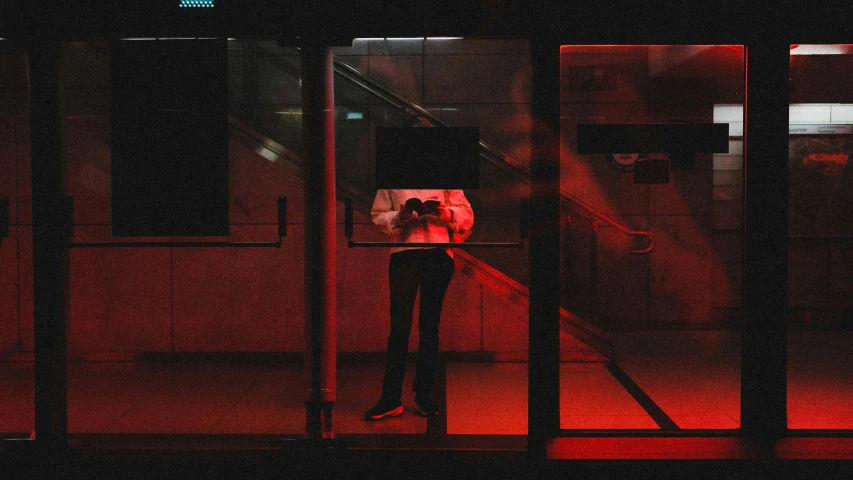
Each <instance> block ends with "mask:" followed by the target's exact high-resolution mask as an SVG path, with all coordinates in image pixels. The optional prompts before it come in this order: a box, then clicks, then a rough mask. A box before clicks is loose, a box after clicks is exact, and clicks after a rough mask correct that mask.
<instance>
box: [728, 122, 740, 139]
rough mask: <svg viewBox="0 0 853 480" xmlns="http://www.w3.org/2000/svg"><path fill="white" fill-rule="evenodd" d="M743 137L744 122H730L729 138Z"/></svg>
mask: <svg viewBox="0 0 853 480" xmlns="http://www.w3.org/2000/svg"><path fill="white" fill-rule="evenodd" d="M742 136H743V122H742V121H741V122H729V137H742Z"/></svg>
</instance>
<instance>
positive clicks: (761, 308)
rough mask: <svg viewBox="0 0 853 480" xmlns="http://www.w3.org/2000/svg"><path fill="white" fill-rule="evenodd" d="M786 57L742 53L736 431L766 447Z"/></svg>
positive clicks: (771, 425)
mask: <svg viewBox="0 0 853 480" xmlns="http://www.w3.org/2000/svg"><path fill="white" fill-rule="evenodd" d="M789 52H790V48H789V46H788V44H787V43H783V42H780V41H778V40H776V41H768V40H766V39H764V38H762V40H761V41H760V42H756V43H755V44H752V45H749V46H748V48H747V50H746V59H747V89H746V93H747V96H746V107H745V115H746V125H745V128H744V131H745V135H744V141H745V153H746V158H745V166H744V176H745V178H744V237H743V317H744V318H743V334H742V335H743V339H742V342H741V352H742V363H741V429H742V431H743V433H744V435H745V436H747V437H748V438H751V439H753V440H756V441H759V442H761V443H762V444H764V445H765V446H766V447H768V448H772V445H773V443H774V442H775V440H777V439H778V438H780V437H781V436H782V435H784V433H785V430H786V428H787V412H786V408H787V405H786V387H787V385H786V383H787V376H786V373H787V348H786V347H787V318H788V309H787V307H788V297H787V295H788V243H787V241H788V171H787V169H788V162H787V161H786V159H787V158H788V100H787V99H788V72H789V69H790V63H789V62H790V56H789V55H790V53H789Z"/></svg>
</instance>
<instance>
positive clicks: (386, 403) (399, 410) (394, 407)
mask: <svg viewBox="0 0 853 480" xmlns="http://www.w3.org/2000/svg"><path fill="white" fill-rule="evenodd" d="M402 414H403V404H402V403H400V401H399V400H385V399H384V398H382V399H379V401H378V402H376V405H374V406H373V408H371V409H370V410H368V411H366V412H364V418H365V419H366V420H382V419H383V418H385V417H399V416H400V415H402Z"/></svg>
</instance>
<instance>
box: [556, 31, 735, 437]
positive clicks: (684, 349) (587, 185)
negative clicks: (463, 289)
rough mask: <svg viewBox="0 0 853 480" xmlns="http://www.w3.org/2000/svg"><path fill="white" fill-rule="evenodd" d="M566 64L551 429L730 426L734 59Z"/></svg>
mask: <svg viewBox="0 0 853 480" xmlns="http://www.w3.org/2000/svg"><path fill="white" fill-rule="evenodd" d="M560 58H561V60H560V72H561V90H560V98H561V115H562V120H561V134H562V138H563V147H562V153H561V163H562V165H561V187H562V189H563V212H562V213H563V221H562V224H563V226H562V242H563V243H562V249H563V251H562V258H563V264H562V265H561V267H562V295H561V298H562V306H563V308H564V311H563V316H564V320H563V325H564V327H566V328H565V329H564V334H563V336H562V338H561V348H562V355H563V357H564V360H563V363H562V364H561V374H560V383H561V390H560V404H561V410H560V425H561V428H564V429H669V430H672V429H733V428H738V427H739V425H740V331H739V324H740V319H741V314H740V307H741V295H740V274H741V273H740V272H741V237H742V225H741V224H742V219H741V211H742V203H743V194H742V190H743V187H742V185H743V181H742V175H743V101H744V79H745V72H744V51H743V48H742V47H741V46H729V45H669V46H667V45H649V46H646V45H624V46H619V45H609V46H592V45H590V46H585V45H565V46H563V47H562V48H561V56H560ZM613 124H622V125H623V126H621V127H616V126H614V125H613ZM725 126H727V127H728V128H727V131H726V128H725ZM649 236H650V238H651V240H652V241H653V242H654V244H653V248H652V249H651V251H649V252H645V250H648V247H649V246H650V243H649ZM573 335H574V336H573Z"/></svg>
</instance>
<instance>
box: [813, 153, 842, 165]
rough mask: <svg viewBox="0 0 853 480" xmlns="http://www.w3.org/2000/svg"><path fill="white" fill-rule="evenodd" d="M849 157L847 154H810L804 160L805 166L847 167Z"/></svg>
mask: <svg viewBox="0 0 853 480" xmlns="http://www.w3.org/2000/svg"><path fill="white" fill-rule="evenodd" d="M847 160H848V155H847V154H846V153H810V154H808V155H806V156H805V157H804V158H803V164H805V165H808V164H810V163H817V164H835V165H847Z"/></svg>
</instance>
